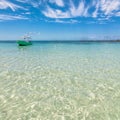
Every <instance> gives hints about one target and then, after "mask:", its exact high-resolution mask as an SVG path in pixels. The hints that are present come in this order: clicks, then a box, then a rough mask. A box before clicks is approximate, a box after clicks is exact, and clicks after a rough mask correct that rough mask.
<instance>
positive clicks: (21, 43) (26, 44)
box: [17, 40, 32, 46]
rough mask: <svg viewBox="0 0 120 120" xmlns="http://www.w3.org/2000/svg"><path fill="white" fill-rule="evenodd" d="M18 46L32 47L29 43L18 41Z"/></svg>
mask: <svg viewBox="0 0 120 120" xmlns="http://www.w3.org/2000/svg"><path fill="white" fill-rule="evenodd" d="M17 43H18V45H19V46H28V45H32V42H31V41H24V40H18V41H17Z"/></svg>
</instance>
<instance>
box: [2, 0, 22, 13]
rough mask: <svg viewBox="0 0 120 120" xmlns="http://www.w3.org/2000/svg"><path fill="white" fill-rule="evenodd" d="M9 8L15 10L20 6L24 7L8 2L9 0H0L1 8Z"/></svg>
mask: <svg viewBox="0 0 120 120" xmlns="http://www.w3.org/2000/svg"><path fill="white" fill-rule="evenodd" d="M7 8H10V9H12V11H15V10H16V9H18V8H21V9H24V8H23V7H21V6H18V5H16V4H14V3H11V2H8V1H7V0H0V9H7Z"/></svg>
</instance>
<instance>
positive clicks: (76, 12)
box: [70, 0, 88, 17]
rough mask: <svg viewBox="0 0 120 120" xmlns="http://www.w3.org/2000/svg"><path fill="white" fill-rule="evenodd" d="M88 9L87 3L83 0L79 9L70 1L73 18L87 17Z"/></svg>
mask: <svg viewBox="0 0 120 120" xmlns="http://www.w3.org/2000/svg"><path fill="white" fill-rule="evenodd" d="M87 11H88V8H85V3H84V1H83V0H81V1H80V2H79V5H78V7H76V6H75V5H74V3H73V1H72V0H70V13H71V16H73V17H77V16H87Z"/></svg>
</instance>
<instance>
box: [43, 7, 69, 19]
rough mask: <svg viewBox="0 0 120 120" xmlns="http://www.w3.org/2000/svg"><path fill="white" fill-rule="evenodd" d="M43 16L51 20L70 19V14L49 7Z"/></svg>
mask: <svg viewBox="0 0 120 120" xmlns="http://www.w3.org/2000/svg"><path fill="white" fill-rule="evenodd" d="M43 14H44V15H45V16H46V17H50V18H70V15H69V12H62V11H61V10H59V9H53V8H51V7H49V6H47V8H46V10H45V11H43Z"/></svg>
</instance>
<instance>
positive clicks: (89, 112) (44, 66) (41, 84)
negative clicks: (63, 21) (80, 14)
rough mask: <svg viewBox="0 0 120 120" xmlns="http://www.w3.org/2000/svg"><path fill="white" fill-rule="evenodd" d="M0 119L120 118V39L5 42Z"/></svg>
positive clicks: (0, 57) (0, 60)
mask: <svg viewBox="0 0 120 120" xmlns="http://www.w3.org/2000/svg"><path fill="white" fill-rule="evenodd" d="M0 120H120V43H106V42H105V43H98V42H70V43H64V42H34V43H33V45H32V46H27V47H18V46H17V44H16V43H15V42H11V43H10V42H9V43H5V42H0Z"/></svg>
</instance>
